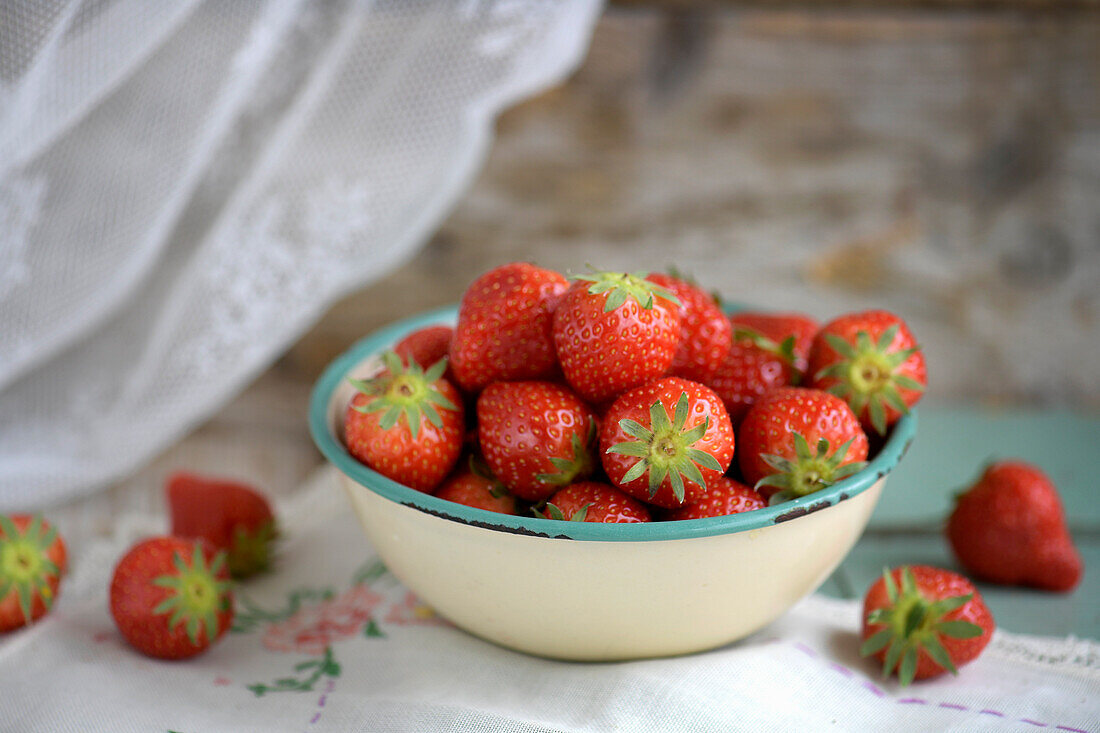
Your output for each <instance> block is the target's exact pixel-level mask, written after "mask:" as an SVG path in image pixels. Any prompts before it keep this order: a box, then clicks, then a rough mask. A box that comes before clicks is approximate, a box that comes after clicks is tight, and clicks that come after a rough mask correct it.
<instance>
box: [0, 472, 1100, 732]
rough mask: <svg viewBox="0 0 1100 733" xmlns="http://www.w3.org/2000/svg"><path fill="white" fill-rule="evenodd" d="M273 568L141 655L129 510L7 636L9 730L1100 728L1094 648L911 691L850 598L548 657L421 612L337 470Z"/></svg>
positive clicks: (287, 524) (1010, 645)
mask: <svg viewBox="0 0 1100 733" xmlns="http://www.w3.org/2000/svg"><path fill="white" fill-rule="evenodd" d="M279 514H280V516H281V519H282V523H283V527H284V539H283V541H282V543H281V545H280V554H279V561H278V566H277V569H276V571H275V572H274V573H271V574H269V575H267V576H265V577H263V578H260V579H257V580H255V581H250V582H248V583H246V584H244V585H243V586H241V587H240V588H239V589H238V594H237V609H238V611H237V618H236V621H235V625H234V630H233V631H232V632H231V633H229V634H228V635H227V636H226V638H225V639H224V640H223V641H222V642H220V643H219V644H217V645H216V646H215V647H213V648H212V649H211V650H210V651H209V652H207V653H206V654H204V655H201V656H199V657H197V658H194V659H192V660H188V661H184V662H164V661H157V660H153V659H148V658H146V657H143V656H141V655H140V654H138V653H136V652H134V651H133V650H132V649H130V648H129V647H128V646H127V645H126V643H125V641H124V640H123V639H122V637H121V636H120V635H119V634H118V632H117V631H116V630H115V628H114V625H113V623H112V621H111V618H110V615H109V613H108V611H107V598H106V589H107V584H108V581H109V578H110V573H111V570H112V568H113V566H114V563H115V562H116V560H117V558H118V557H119V556H120V554H121V552H122V551H123V550H124V549H125V547H126V546H128V544H129V543H130V542H131V541H133V540H134V539H135V538H137V537H139V536H142V535H147V534H153V533H161V532H163V531H164V529H165V524H166V521H165V520H164V519H163V518H159V517H125V518H123V519H121V520H120V522H119V531H118V533H117V536H116V538H115V540H114V541H113V542H110V543H107V542H104V543H102V544H100V545H98V546H94V547H92V548H89V549H88V550H87V551H85V552H83V553H81V554H80V555H79V556H77V557H75V561H74V563H73V571H72V574H71V575H70V577H68V578H67V579H66V582H65V585H64V586H63V587H62V595H61V599H60V601H59V603H58V605H57V606H56V608H55V611H54V612H53V613H52V614H50V616H48V617H47V618H46V619H45V620H44V621H42V622H40V623H38V624H36V625H35V626H33V627H31V628H29V629H26V630H22V631H19V632H15V633H13V634H8V635H7V636H6V637H4V638H2V639H0V689H2V690H3V695H2V696H0V730H3V731H43V732H49V733H57V732H58V731H113V732H117V733H122V732H124V731H142V732H145V731H179V732H180V733H198V732H206V731H234V732H236V731H263V732H265V733H270V732H272V731H304V732H306V733H320V732H321V731H434V730H461V731H465V730H486V729H487V730H501V731H517V732H518V731H524V732H526V731H612V730H622V731H670V730H691V731H710V730H714V731H729V730H753V731H756V730H820V729H825V728H829V729H836V730H858V731H867V730H882V731H895V730H936V731H940V730H959V731H963V730H965V731H974V730H989V731H1018V730H1031V729H1043V728H1045V729H1048V730H1057V731H1096V730H1100V644H1097V643H1096V642H1093V641H1088V640H1078V639H1072V638H1070V639H1053V638H1042V637H1033V636H1022V635H1017V634H1011V633H1007V632H1005V631H998V632H997V633H996V635H995V637H994V639H993V641H992V643H991V644H990V646H989V647H988V648H987V649H986V651H985V653H984V654H983V655H982V656H981V657H980V658H979V659H978V660H977V661H976V662H974V663H972V664H970V665H968V666H966V667H965V668H963V670H962V671H961V674H960V676H959V677H958V678H951V677H945V678H941V679H938V680H932V681H927V682H924V683H917V684H914V685H912V686H911V687H909V688H905V689H903V688H900V687H898V686H897V685H896V684H895V683H894V682H893V681H892V680H882V679H881V678H880V677H879V675H878V673H877V670H876V669H875V667H874V665H873V664H872V663H870V662H868V661H866V660H862V659H860V658H859V656H858V654H857V651H856V650H857V647H858V641H857V637H856V632H857V630H858V615H859V608H858V605H857V604H856V603H855V602H847V601H835V600H831V599H828V598H825V597H821V596H812V597H810V598H807V599H805V600H804V601H802V602H801V603H799V604H798V605H796V606H795V607H794V608H793V609H792V610H791V611H790V612H788V613H787V614H786V615H785V616H783V617H782V618H781V619H780V620H778V621H777V622H775V623H773V624H772V625H770V626H769V627H767V628H765V629H763V630H762V631H760V632H759V633H757V634H755V635H754V636H752V637H750V638H748V639H746V640H744V641H741V642H738V643H735V644H731V645H729V646H726V647H724V648H722V649H718V650H715V651H712V652H708V653H704V654H696V655H691V656H685V657H678V658H673V659H662V660H646V661H637V662H626V663H608V664H592V663H566V662H556V661H550V660H545V659H537V658H533V657H529V656H525V655H523V654H519V653H516V652H512V651H509V650H507V649H503V648H500V647H497V646H494V645H492V644H489V643H487V642H484V641H481V640H479V639H476V638H474V637H472V636H469V635H468V634H466V633H464V632H462V631H460V630H458V629H456V628H454V627H452V626H451V625H450V624H448V623H447V622H446V621H444V620H443V619H441V618H439V617H438V616H435V615H434V614H432V612H431V611H430V610H429V609H428V608H426V607H424V606H423V605H421V604H420V603H419V602H418V601H417V599H416V598H415V597H414V596H413V595H411V594H410V593H409V592H408V591H406V590H405V589H404V588H403V587H402V586H401V584H400V583H399V582H398V581H397V580H396V579H395V578H394V577H393V576H392V575H390V574H389V573H388V572H387V571H386V569H385V567H384V566H383V565H382V564H381V562H380V561H379V560H378V559H377V558H376V556H375V555H374V554H373V552H372V550H371V548H370V546H369V544H368V543H367V540H366V539H365V537H364V536H363V535H362V533H361V532H360V529H359V525H358V523H357V522H356V520H355V518H354V515H353V513H352V512H351V511H350V510H349V506H348V503H347V500H346V498H345V497H344V496H343V494H342V492H341V489H339V488H338V486H337V484H336V482H335V480H334V475H333V473H332V472H331V470H329V469H323V470H321V471H319V472H318V473H317V474H316V475H315V476H314V477H313V478H312V479H311V480H310V481H309V482H307V485H306V486H304V487H303V488H302V489H301V490H300V491H299V492H298V493H297V494H296V495H294V496H293V497H291V498H290V499H289V500H288V501H285V502H283V503H281V504H280V505H279Z"/></svg>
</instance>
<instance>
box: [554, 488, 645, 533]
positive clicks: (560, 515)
mask: <svg viewBox="0 0 1100 733" xmlns="http://www.w3.org/2000/svg"><path fill="white" fill-rule="evenodd" d="M536 514H538V512H536ZM539 516H545V517H546V518H547V519H559V520H567V521H570V522H616V523H629V522H648V521H649V520H650V516H649V510H648V509H646V507H645V505H644V504H642V503H641V502H640V501H637V500H635V499H633V498H631V497H629V496H627V495H626V494H624V493H623V492H621V491H619V490H618V489H616V488H614V487H612V486H608V485H607V484H602V483H600V482H598V481H581V482H579V483H575V484H571V485H570V486H566V487H565V488H564V489H559V490H558V491H556V492H555V493H554V495H553V496H551V497H550V500H549V501H547V502H546V510H545V513H544V514H542V515H539Z"/></svg>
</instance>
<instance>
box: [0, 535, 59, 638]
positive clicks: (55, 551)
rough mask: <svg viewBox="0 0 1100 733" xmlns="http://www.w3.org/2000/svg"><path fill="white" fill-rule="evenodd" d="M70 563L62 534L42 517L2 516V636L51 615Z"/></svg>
mask: <svg viewBox="0 0 1100 733" xmlns="http://www.w3.org/2000/svg"><path fill="white" fill-rule="evenodd" d="M67 560H68V554H67V552H66V549H65V542H64V541H63V540H62V539H61V535H59V534H58V533H57V530H56V529H54V528H53V527H51V526H50V523H49V522H47V521H46V520H44V519H43V518H42V517H40V516H37V515H35V516H27V515H25V514H13V515H11V516H7V515H4V514H0V633H3V632H5V631H11V630H12V629H17V628H19V627H21V626H28V625H30V624H32V623H34V622H35V621H37V620H38V619H40V618H42V617H43V616H45V615H46V614H47V613H49V611H50V609H51V608H52V607H53V602H54V600H55V599H56V598H57V595H58V591H59V587H60V585H61V576H62V575H64V573H65V566H66V562H67Z"/></svg>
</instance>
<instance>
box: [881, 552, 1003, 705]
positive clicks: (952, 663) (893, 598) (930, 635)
mask: <svg viewBox="0 0 1100 733" xmlns="http://www.w3.org/2000/svg"><path fill="white" fill-rule="evenodd" d="M993 629H994V623H993V615H992V614H991V613H990V612H989V609H988V608H986V606H985V603H984V602H983V601H982V597H981V594H979V593H978V591H977V590H976V589H975V588H974V586H973V585H971V584H970V581H969V580H967V579H966V578H964V577H963V576H961V575H956V574H955V573H952V572H948V571H947V570H940V569H939V568H932V567H928V566H927V565H914V566H912V567H901V568H896V569H894V570H893V571H891V572H889V573H883V575H882V577H881V578H879V579H878V580H876V581H875V582H874V583H873V584H872V585H871V587H870V589H868V591H867V595H866V597H864V599H863V633H862V638H863V645H862V646H861V647H860V650H859V653H860V655H862V656H868V655H872V654H873V655H874V656H875V658H876V659H878V660H879V661H880V662H882V663H883V676H887V675H889V674H890V673H891V672H893V671H895V670H896V671H897V674H898V679H899V681H900V682H901V684H902V685H908V684H909V683H910V682H912V681H913V680H914V679H917V680H921V679H925V678H927V677H935V676H937V675H941V674H943V673H944V672H947V671H950V672H951V673H952V674H958V672H957V670H956V667H959V666H962V665H964V664H966V663H967V662H970V661H972V660H974V659H976V658H977V656H978V655H979V654H981V653H982V650H983V649H985V645H986V644H988V643H989V640H990V639H991V638H992V636H993Z"/></svg>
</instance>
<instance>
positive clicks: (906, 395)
mask: <svg viewBox="0 0 1100 733" xmlns="http://www.w3.org/2000/svg"><path fill="white" fill-rule="evenodd" d="M809 374H810V377H811V379H812V380H813V381H812V382H811V386H812V387H815V388H817V389H824V390H827V391H829V392H832V393H833V394H835V395H838V396H840V397H843V398H844V399H845V400H847V401H848V404H849V405H851V406H852V411H853V412H855V413H856V415H858V416H859V419H860V421H861V422H862V423H863V424H864V426H866V427H868V428H873V429H874V430H875V432H877V433H878V434H879V435H885V434H886V429H887V428H888V427H889V426H891V425H893V424H894V423H895V422H897V421H898V419H899V418H900V417H901V416H902V415H904V414H907V413H908V412H909V408H910V407H912V406H913V405H915V404H917V402H918V401H919V400H920V398H921V394H922V393H923V392H924V388H925V385H926V384H927V382H928V379H927V376H926V373H925V366H924V353H923V352H921V349H920V347H919V346H917V343H916V341H915V340H914V338H913V334H912V333H911V332H910V331H909V327H908V326H907V325H905V321H903V320H901V319H900V318H898V317H897V316H895V315H894V314H893V313H889V312H887V311H864V312H862V313H849V314H848V315H844V316H841V317H840V318H837V319H836V320H834V321H832V322H831V323H828V324H826V325H825V327H824V328H822V329H821V331H819V332H818V334H817V336H815V337H814V344H813V348H812V349H811V350H810V366H809Z"/></svg>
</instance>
